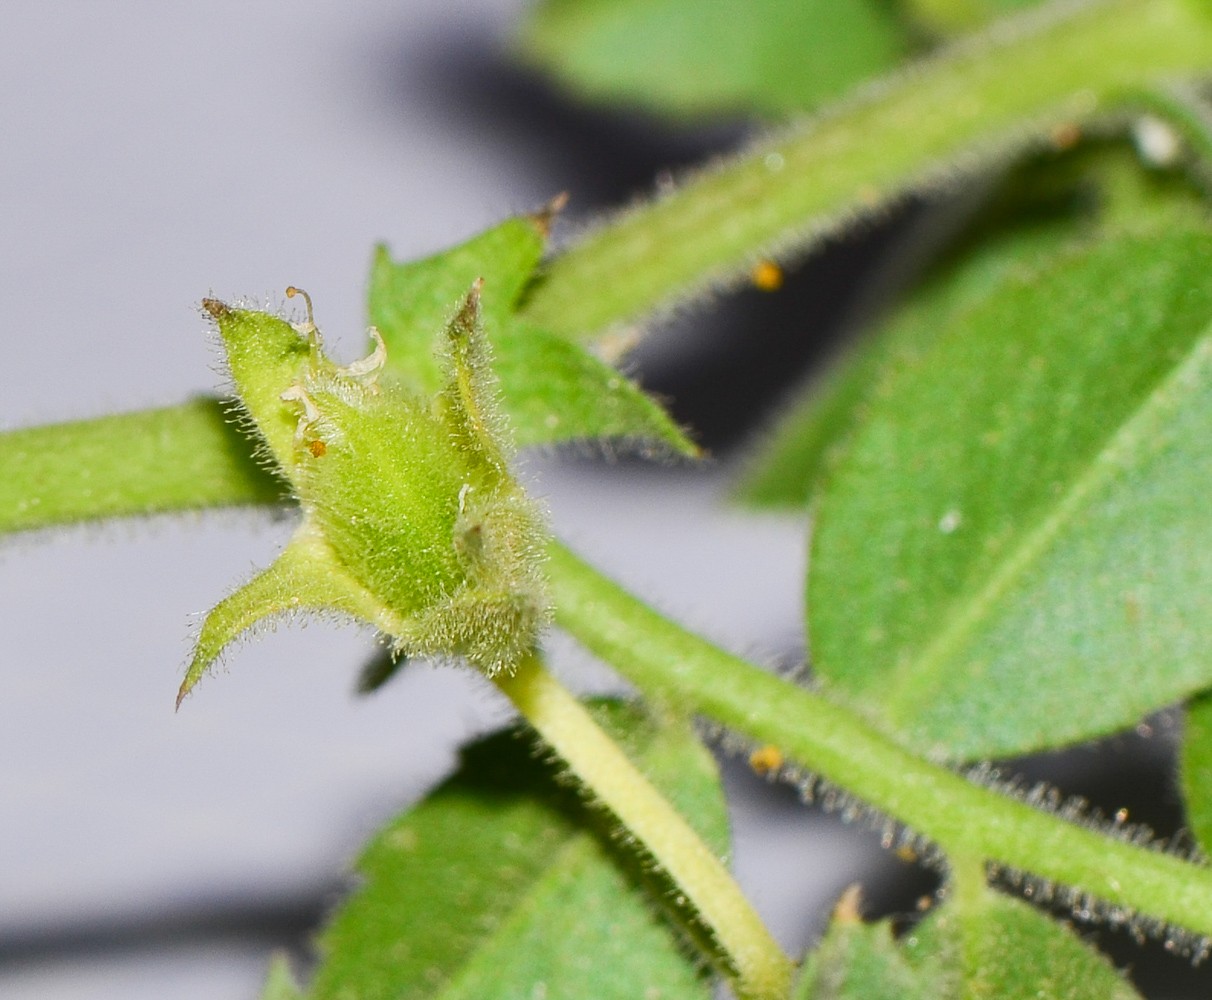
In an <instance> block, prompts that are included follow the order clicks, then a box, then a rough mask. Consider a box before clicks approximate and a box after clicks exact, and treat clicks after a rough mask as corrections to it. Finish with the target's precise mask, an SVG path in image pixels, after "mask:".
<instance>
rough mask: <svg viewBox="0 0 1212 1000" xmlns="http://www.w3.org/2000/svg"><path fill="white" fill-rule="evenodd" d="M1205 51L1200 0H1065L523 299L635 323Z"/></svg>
mask: <svg viewBox="0 0 1212 1000" xmlns="http://www.w3.org/2000/svg"><path fill="white" fill-rule="evenodd" d="M1209 65H1212V11H1209V9H1208V7H1207V5H1206V4H1204V3H1202V2H1200V0H1104V2H1099V3H1093V2H1085V3H1075V2H1073V0H1060V2H1054V3H1053V4H1051V5H1049V6H1048V7H1047V8H1044V9H1043V10H1039V11H1031V12H1028V13H1027V14H1026V15H1024V16H1022V17H1020V18H1018V19H1016V20H1014V21H1011V22H1003V23H1000V24H997V25H994V26H993V27H992V28H990V29H989V30H988V31H987V32H985V33H983V34H982V35H980V36H979V37H975V38H971V39H968V40H966V41H964V42H962V43H960V44H958V45H957V46H956V47H955V48H953V49H951V50H949V51H946V52H944V53H942V54H941V55H939V56H937V57H935V58H932V59H929V60H926V61H925V62H923V63H920V64H918V65H916V66H914V67H911V68H910V69H909V70H908V71H906V72H904V73H901V74H899V75H897V76H895V77H893V78H891V79H889V80H887V81H885V82H883V83H882V84H880V85H877V86H872V87H868V88H867V89H865V90H864V91H863V92H862V93H861V94H860V95H859V96H858V97H856V98H855V99H854V100H852V101H850V102H849V103H846V104H843V105H842V106H840V107H838V108H836V109H835V110H834V111H832V112H830V113H827V114H825V115H823V116H821V117H819V118H816V119H813V120H810V121H808V122H806V123H804V124H802V125H799V126H797V127H793V128H791V129H790V130H789V131H787V132H784V133H781V134H777V135H775V136H773V137H771V138H770V139H769V140H767V141H765V142H762V143H760V144H758V145H757V146H756V147H754V148H753V149H750V150H748V151H747V152H746V153H744V154H743V155H741V156H739V157H737V158H735V159H733V160H732V161H730V162H728V163H725V164H724V165H722V166H720V167H718V168H715V169H711V170H708V171H705V172H703V173H701V174H700V175H698V176H697V177H695V178H694V179H692V180H691V181H689V182H688V183H687V184H685V185H684V186H683V187H682V188H680V189H679V190H677V191H675V192H674V193H672V194H670V195H668V196H665V197H663V198H660V199H658V200H657V201H655V202H652V203H649V204H644V205H641V206H639V207H637V208H635V209H632V210H630V211H627V212H624V213H622V214H620V215H617V216H615V217H613V218H610V219H608V220H607V221H606V223H605V224H604V225H602V226H600V227H599V228H597V229H594V230H591V231H590V232H589V233H588V234H586V235H585V236H584V237H583V238H582V239H581V240H580V241H579V242H577V243H575V244H574V245H572V246H571V247H570V248H569V249H568V250H566V251H565V252H564V253H562V254H561V255H560V256H558V257H556V258H555V259H554V260H553V261H552V262H551V265H550V267H549V269H548V271H547V274H546V277H545V278H544V279H543V281H542V282H541V283H540V284H539V285H538V286H536V288H535V289H534V291H533V292H532V294H531V297H530V300H529V302H528V303H527V304H526V305H525V306H524V312H525V315H526V316H527V318H529V319H531V320H534V321H536V322H538V323H540V324H542V325H544V326H546V327H547V328H548V329H550V330H553V331H555V332H557V333H561V334H563V335H565V336H569V337H582V338H585V337H594V336H598V335H600V334H602V333H603V332H605V331H606V330H607V329H608V328H609V327H611V326H612V325H616V324H628V323H634V322H637V321H639V320H640V319H642V318H643V317H644V316H645V315H646V314H648V313H650V312H652V311H653V310H655V309H660V308H667V307H669V306H671V305H675V304H676V303H678V302H679V301H682V300H685V299H686V298H688V297H691V296H694V295H697V294H700V293H702V292H703V291H705V290H706V289H708V288H710V287H712V286H713V285H729V284H735V283H736V282H737V281H738V280H740V279H742V278H744V276H746V275H747V274H749V272H750V270H751V269H752V267H753V265H754V264H755V262H756V261H757V260H759V259H760V258H762V257H769V256H780V255H786V254H789V253H793V252H797V251H802V250H804V249H805V248H806V247H808V246H810V245H811V244H812V243H813V242H814V241H816V240H819V239H820V238H821V237H822V236H823V235H825V234H828V233H830V232H834V231H836V230H838V229H839V228H841V226H843V225H844V224H846V223H847V222H850V221H852V220H853V219H854V218H855V217H856V215H859V214H862V213H864V212H868V213H869V212H870V211H871V210H872V209H873V208H875V207H878V206H879V205H881V204H885V203H886V202H887V201H888V199H889V198H890V197H892V196H895V195H897V194H899V193H902V192H905V191H910V190H921V189H926V188H929V187H932V186H938V185H941V184H947V183H953V180H954V178H955V177H956V176H957V175H963V174H965V173H970V172H972V171H973V170H976V169H981V168H984V167H987V166H988V165H989V164H990V163H991V162H996V161H997V160H999V159H1004V158H1006V157H1007V156H1008V155H1011V154H1012V153H1014V152H1015V151H1016V150H1019V149H1022V148H1023V147H1024V146H1025V145H1027V144H1029V143H1032V142H1038V141H1040V139H1041V138H1045V137H1047V136H1048V135H1049V134H1050V133H1051V132H1052V131H1053V130H1055V129H1056V128H1057V127H1059V126H1062V125H1069V124H1072V123H1073V122H1075V121H1076V122H1080V121H1082V120H1083V119H1085V118H1088V117H1089V116H1090V115H1092V114H1094V113H1096V112H1098V111H1099V110H1101V109H1103V108H1104V107H1107V106H1110V105H1113V104H1114V103H1115V101H1116V99H1117V97H1118V95H1120V94H1121V93H1123V92H1124V91H1125V90H1131V89H1135V88H1139V87H1141V86H1145V85H1148V84H1150V83H1152V82H1153V81H1155V80H1157V79H1159V78H1165V77H1172V76H1176V75H1183V74H1190V73H1194V72H1201V71H1204V70H1206V69H1207V67H1208V66H1209Z"/></svg>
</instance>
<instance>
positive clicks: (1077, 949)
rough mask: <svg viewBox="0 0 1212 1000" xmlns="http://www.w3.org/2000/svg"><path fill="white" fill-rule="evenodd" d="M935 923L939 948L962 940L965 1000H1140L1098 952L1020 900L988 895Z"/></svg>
mask: <svg viewBox="0 0 1212 1000" xmlns="http://www.w3.org/2000/svg"><path fill="white" fill-rule="evenodd" d="M956 902H957V903H958V902H959V901H958V900H957V901H956ZM934 922H935V924H936V925H938V926H936V927H935V928H933V930H934V931H935V932H936V933H937V934H938V935H939V936H938V937H937V938H936V939H935V941H936V944H937V943H938V941H939V939H940V938H942V937H944V936H946V935H948V934H950V935H953V936H955V937H958V939H959V947H958V948H955V950H956V951H958V952H959V954H960V956H962V957H961V958H960V961H959V965H960V982H961V983H962V986H961V987H960V991H959V996H960V997H961V998H962V1000H1139V997H1138V995H1137V993H1136V991H1135V990H1134V989H1133V988H1132V987H1131V985H1129V983H1128V982H1127V981H1126V980H1125V979H1124V977H1123V976H1122V975H1120V973H1119V972H1117V971H1116V970H1115V968H1114V966H1112V965H1111V963H1110V962H1109V961H1108V960H1107V959H1106V958H1105V957H1103V955H1101V954H1100V953H1099V952H1098V951H1097V950H1096V949H1095V948H1093V947H1092V946H1091V945H1088V944H1086V943H1084V942H1083V941H1082V940H1081V939H1080V938H1079V937H1078V936H1077V935H1076V934H1075V933H1073V931H1072V930H1071V929H1070V928H1068V927H1065V926H1062V925H1061V924H1059V923H1057V922H1056V921H1055V920H1052V919H1051V918H1050V917H1047V916H1045V915H1044V914H1043V913H1040V912H1039V911H1038V910H1036V909H1033V908H1032V907H1031V906H1030V905H1028V904H1027V903H1024V902H1022V901H1021V900H1018V899H1012V898H1010V897H1009V896H1004V895H1002V894H1001V893H997V892H993V891H992V890H988V889H986V890H983V891H982V892H981V894H980V897H979V900H974V901H969V902H968V903H967V904H966V905H965V906H964V907H963V908H962V909H961V908H959V907H958V906H953V905H948V906H947V907H945V908H944V909H943V910H942V911H941V912H940V913H939V915H938V917H936V918H935V921H934ZM945 923H948V924H950V925H951V926H949V927H944V926H943V925H944V924H945ZM930 931H931V928H926V931H925V934H923V935H922V937H926V936H928V935H929V933H930ZM920 944H921V942H920V941H919V947H920ZM945 948H946V946H944V949H945Z"/></svg>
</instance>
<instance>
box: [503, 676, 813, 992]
mask: <svg viewBox="0 0 1212 1000" xmlns="http://www.w3.org/2000/svg"><path fill="white" fill-rule="evenodd" d="M494 680H495V681H496V684H497V686H498V687H499V688H500V689H501V690H502V691H504V692H505V694H506V695H507V696H508V697H509V699H510V700H511V701H512V702H513V703H514V705H516V706H517V708H518V711H520V712H521V713H522V715H523V716H524V717H525V718H526V720H527V721H528V722H529V723H530V724H531V725H532V726H533V727H534V728H535V730H536V731H537V732H538V733H539V735H540V736H541V737H542V738H543V739H544V740H545V741H546V742H547V743H548V745H550V746H551V748H552V749H553V750H555V751H556V753H558V754H559V755H560V756H561V757H562V758H563V759H564V760H565V761H566V762H567V763H568V766H569V767H570V768H572V771H573V773H574V774H576V776H577V777H578V778H579V779H580V780H581V781H582V782H583V783H584V784H585V785H586V786H587V787H588V788H589V789H590V790H591V791H592V792H593V794H594V795H595V796H596V797H597V798H598V799H599V800H600V801H601V803H602V804H603V805H604V806H606V808H607V809H609V810H610V811H611V812H612V813H613V814H614V815H615V816H616V817H617V818H618V819H619V821H620V822H621V823H623V825H624V826H626V827H627V829H628V830H629V831H630V832H631V833H632V834H634V835H635V837H636V838H637V839H638V840H639V841H640V842H641V843H642V844H643V845H644V847H645V849H646V850H647V851H648V852H649V853H650V854H651V855H652V857H653V858H654V859H655V860H656V861H657V863H658V864H660V866H661V867H662V868H663V869H664V870H665V872H666V873H667V874H668V875H669V876H670V878H672V879H673V881H674V882H675V883H676V884H677V886H678V889H679V890H680V891H681V892H682V893H684V894H685V895H686V897H687V898H688V899H689V900H690V902H691V905H692V906H693V907H694V909H695V910H696V911H697V913H698V915H699V917H700V918H701V919H702V920H703V921H704V922H705V923H706V925H707V926H708V927H709V928H710V930H711V932H712V935H713V937H714V938H715V940H716V941H717V942H718V943H719V945H720V946H721V948H723V950H724V952H725V953H726V954H727V956H728V957H729V959H730V961H731V963H732V965H733V966H734V968H733V969H732V970H730V971H731V973H732V975H733V976H734V978H735V981H734V983H733V985H734V987H735V988H736V991H737V993H738V995H739V996H741V997H745V998H752V1000H781V998H784V997H786V996H787V993H788V991H789V990H790V988H791V969H792V966H791V962H790V961H789V960H788V958H787V956H786V955H784V954H783V951H782V949H781V948H779V946H778V944H777V943H776V942H775V940H774V938H772V937H771V936H770V932H769V931H768V930H766V927H765V925H763V923H762V921H761V919H760V918H759V917H758V915H757V914H756V913H755V912H754V911H753V908H752V907H751V906H750V905H749V901H748V900H747V899H746V898H745V896H744V894H743V893H742V892H741V890H740V888H739V887H738V886H737V884H736V882H734V881H733V880H732V877H731V876H730V875H729V874H728V872H727V871H726V870H725V868H724V866H723V864H721V863H720V860H719V859H718V858H717V857H716V856H715V855H714V854H712V853H711V850H710V849H709V848H708V847H707V845H706V844H704V843H703V841H702V840H701V839H700V838H699V835H698V834H697V833H695V832H694V830H693V829H692V828H691V827H690V824H688V823H687V822H686V821H685V820H684V819H683V818H682V817H681V816H680V815H679V814H678V812H677V811H676V810H675V809H674V808H673V806H671V805H670V804H669V802H668V801H667V800H666V799H665V798H664V796H662V795H661V793H660V792H658V791H657V790H656V789H655V788H653V786H652V785H651V784H650V783H649V782H648V779H647V778H645V777H644V776H643V775H642V774H641V773H640V772H639V771H638V770H637V769H636V767H635V765H633V764H632V763H631V761H630V760H628V759H627V756H626V755H625V754H624V753H623V751H622V750H621V749H619V747H618V745H617V744H615V742H614V741H613V740H612V739H611V738H610V737H609V736H607V735H606V733H604V732H603V731H602V730H601V729H600V728H599V727H598V724H597V723H596V722H594V721H593V717H592V716H590V714H589V713H588V712H586V711H585V709H584V707H583V706H582V705H581V703H580V702H579V701H577V699H576V698H574V697H573V696H572V694H570V693H569V692H568V690H567V689H566V688H564V686H563V685H562V684H560V682H559V681H557V680H556V679H555V678H554V677H552V676H551V674H549V673H548V672H547V671H546V670H545V669H544V668H543V665H542V663H540V662H539V659H538V657H537V656H533V655H532V656H530V657H527V658H526V659H525V660H524V661H523V662H522V665H521V666H520V667H519V668H518V670H517V672H516V673H514V674H513V675H512V676H510V675H505V674H500V675H498V676H497V677H495V678H494Z"/></svg>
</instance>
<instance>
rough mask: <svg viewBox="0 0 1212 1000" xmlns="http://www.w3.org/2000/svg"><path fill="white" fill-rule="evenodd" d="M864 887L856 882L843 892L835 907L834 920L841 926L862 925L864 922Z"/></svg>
mask: <svg viewBox="0 0 1212 1000" xmlns="http://www.w3.org/2000/svg"><path fill="white" fill-rule="evenodd" d="M862 906H863V887H862V886H861V885H859V883H858V882H854V883H852V884H850V885H848V886H846V888H845V889H844V890H843V891H842V894H841V896H839V897H838V901H837V903H835V904H834V907H833V919H834V922H835V923H839V924H861V923H862V922H863V914H862Z"/></svg>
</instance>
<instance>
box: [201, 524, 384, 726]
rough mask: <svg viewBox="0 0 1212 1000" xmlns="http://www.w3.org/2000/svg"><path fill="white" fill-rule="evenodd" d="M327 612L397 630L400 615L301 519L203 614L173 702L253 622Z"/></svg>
mask: <svg viewBox="0 0 1212 1000" xmlns="http://www.w3.org/2000/svg"><path fill="white" fill-rule="evenodd" d="M309 612H310V613H316V612H323V613H330V614H338V615H344V616H348V617H350V618H355V619H359V620H362V621H365V622H369V623H370V624H372V625H375V626H376V627H378V628H379V629H381V630H382V631H384V632H386V633H387V634H389V635H390V634H396V633H399V632H400V631H402V629H403V626H402V624H401V621H400V617H399V616H398V615H397V614H394V613H393V612H392V611H391V610H390V609H389V608H387V607H386V606H385V605H384V604H383V603H382V602H381V601H379V600H378V599H376V598H375V596H374V595H373V594H372V593H371V592H370V591H368V590H367V589H366V588H365V587H364V586H362V585H361V584H360V583H359V582H358V581H357V580H356V579H355V578H354V577H353V576H352V575H351V574H350V573H349V571H348V570H347V569H346V567H345V566H344V565H343V564H342V562H341V561H340V559H338V558H337V556H336V554H335V553H334V552H333V550H332V548H331V546H330V545H329V544H328V543H327V542H326V541H325V540H324V537H323V534H322V533H321V532H320V530H319V529H318V527H317V526H316V524H315V523H314V522H313V521H311V520H305V521H304V522H303V524H302V525H301V526H300V527H299V529H298V531H296V532H295V534H294V537H293V538H291V540H290V543H289V544H288V545H287V546H286V548H285V549H284V550H283V552H282V554H281V555H280V556H278V558H277V560H275V561H274V563H273V565H271V566H270V567H269V568H268V569H266V570H264V571H262V572H261V573H258V574H257V575H256V576H255V577H253V579H252V580H250V581H249V582H248V583H246V584H245V585H244V586H243V587H241V588H240V589H239V590H237V591H236V592H235V593H234V594H232V595H231V596H230V597H228V598H226V599H225V600H223V601H220V602H219V604H218V605H216V606H215V608H214V609H213V610H212V611H211V612H210V614H208V615H207V616H206V620H205V621H204V622H203V624H202V631H201V633H200V635H199V636H198V643H197V646H196V647H195V649H194V655H193V658H192V660H191V661H190V664H189V667H188V668H187V670H186V673H185V679H184V681H182V682H181V689H180V690H179V691H178V693H177V705H178V707H180V705H181V702H182V700H183V699H184V698H185V696H186V695H187V694H189V692H190V691H191V690H192V689H193V687H194V685H195V684H197V683H198V681H199V680H200V679H201V678H202V676H203V675H204V674H205V673H206V671H207V670H208V669H209V668H210V666H211V664H213V663H214V662H215V660H216V659H218V657H219V656H220V654H221V653H222V652H223V650H224V649H225V648H226V647H227V646H228V645H230V644H231V643H232V642H233V641H234V640H236V639H237V638H238V637H239V636H240V635H241V634H243V633H244V632H246V631H248V630H249V629H250V628H252V627H253V626H254V625H256V624H257V623H258V622H261V621H265V620H273V619H275V618H284V617H290V616H292V615H296V614H301V613H309Z"/></svg>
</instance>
